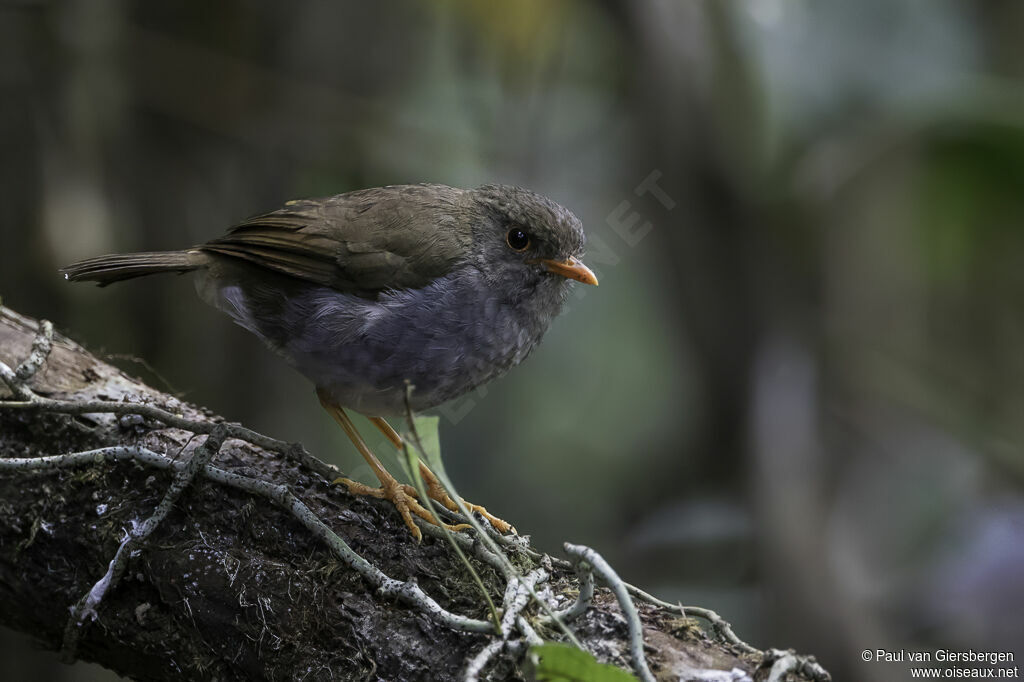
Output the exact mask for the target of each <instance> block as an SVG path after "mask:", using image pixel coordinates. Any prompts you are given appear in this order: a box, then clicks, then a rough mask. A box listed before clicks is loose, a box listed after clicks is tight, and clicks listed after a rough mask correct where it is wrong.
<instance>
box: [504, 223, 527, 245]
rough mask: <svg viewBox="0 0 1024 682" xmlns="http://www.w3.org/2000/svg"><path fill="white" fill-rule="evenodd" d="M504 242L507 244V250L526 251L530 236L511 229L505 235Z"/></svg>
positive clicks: (517, 229)
mask: <svg viewBox="0 0 1024 682" xmlns="http://www.w3.org/2000/svg"><path fill="white" fill-rule="evenodd" d="M505 241H506V242H508V245H509V248H511V249H512V250H513V251H526V249H528V248H529V247H530V235H528V234H526V233H525V232H523V231H522V230H520V229H519V228H518V227H513V228H512V229H511V230H509V231H508V234H507V235H505Z"/></svg>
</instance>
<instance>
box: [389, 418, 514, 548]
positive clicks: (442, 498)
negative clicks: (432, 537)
mask: <svg viewBox="0 0 1024 682" xmlns="http://www.w3.org/2000/svg"><path fill="white" fill-rule="evenodd" d="M369 419H370V421H371V422H373V425H374V426H376V427H377V428H378V429H380V431H381V433H383V434H384V435H385V436H387V438H388V440H390V441H391V442H392V444H394V446H395V447H396V448H398V449H399V450H401V449H402V437H401V436H400V435H398V432H397V431H395V430H394V429H393V428H391V425H390V424H388V423H387V422H386V421H384V419H382V418H381V417H370V418H369ZM420 474H421V475H422V476H423V482H424V483H426V484H427V495H428V496H429V497H430V499H432V500H437V501H438V502H440V503H441V504H443V505H444V506H445V507H447V508H448V509H450V510H451V511H453V512H458V511H459V507H458V505H456V504H455V500H453V499H452V498H451V497H449V496H448V492H447V491H446V490H445V489H444V486H443V485H441V481H439V480H437V476H435V475H434V472H433V471H431V470H430V469H428V468H427V465H426V464H424V463H423V462H420ZM463 504H465V505H466V508H467V509H469V510H470V512H476V513H478V514H480V515H481V516H483V517H484V518H485V519H487V520H488V521H489V522H490V524H491V525H492V526H494V528H495V529H496V530H497V531H498V532H499V533H503V534H504V533H508V532H510V531H511V532H513V533H515V532H516V529H515V528H513V527H512V524H510V523H509V522H508V521H504V520H502V519H499V518H498V517H497V516H493V515H492V514H491V513H490V512H488V511H487V510H486V509H484V508H483V507H481V506H480V505H479V504H472V503H470V502H466V501H465V500H463Z"/></svg>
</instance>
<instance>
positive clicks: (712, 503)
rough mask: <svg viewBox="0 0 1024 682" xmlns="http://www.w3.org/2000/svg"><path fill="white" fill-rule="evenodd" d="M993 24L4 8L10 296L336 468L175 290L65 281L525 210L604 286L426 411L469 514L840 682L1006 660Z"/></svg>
mask: <svg viewBox="0 0 1024 682" xmlns="http://www.w3.org/2000/svg"><path fill="white" fill-rule="evenodd" d="M1022 31H1024V4H1022V3H1019V2H1013V1H1010V0H1006V1H1003V2H994V1H993V2H968V1H966V0H964V1H963V2H953V1H951V0H903V1H899V2H894V1H892V0H858V1H857V2H844V1H843V0H819V1H817V2H808V1H802V0H747V1H733V2H711V1H706V2H680V1H676V0H604V1H603V2H584V1H583V0H521V1H519V2H516V3H500V4H499V3H490V2H484V1H470V0H445V1H438V2H433V3H421V2H412V1H392V2H382V3H363V2H354V1H353V2H332V3H321V2H291V3H276V4H269V3H268V4H266V6H264V7H262V8H259V9H257V8H256V6H251V5H249V4H248V3H240V2H223V3H207V2H198V1H189V2H176V3H151V2H127V1H118V0H72V1H69V2H53V3H51V2H44V1H41V0H40V1H33V0H24V1H9V2H3V3H2V4H0V55H2V59H0V102H2V104H0V149H2V151H0V197H2V201H0V296H2V298H3V303H4V304H5V305H7V306H10V307H12V308H14V309H15V310H17V311H19V312H22V313H25V314H28V315H33V316H36V317H46V318H49V319H51V320H53V321H54V322H55V323H56V324H57V325H58V328H59V329H61V330H63V331H64V332H66V333H68V334H70V335H71V336H73V337H75V338H76V339H78V340H80V341H82V342H84V343H85V344H86V345H87V346H88V347H90V348H91V349H93V350H94V351H97V352H99V353H102V354H106V357H109V358H112V359H113V360H114V361H115V362H116V364H119V365H120V366H122V367H123V368H125V369H126V370H127V371H129V372H131V373H134V374H138V375H140V376H143V377H146V378H147V380H149V381H151V382H153V383H154V385H156V386H159V387H163V388H166V389H167V390H170V391H172V392H175V393H178V394H180V395H183V396H184V397H186V398H187V399H188V400H190V401H194V402H196V403H198V404H201V405H206V406H209V407H211V408H212V409H214V410H215V411H217V412H219V413H220V414H222V415H224V416H226V417H227V418H229V419H231V420H237V421H241V422H244V423H245V424H247V425H248V426H251V427H253V428H255V429H257V430H259V431H262V432H264V433H267V434H269V435H272V436H275V437H277V438H282V439H286V440H296V441H302V442H303V443H305V445H306V447H307V448H308V449H309V450H310V451H312V452H313V453H315V454H317V455H319V456H320V457H322V458H324V459H327V460H329V461H332V462H335V463H337V464H339V465H340V466H342V467H343V468H345V469H346V470H347V471H352V472H354V473H355V475H357V476H362V477H364V478H365V477H366V474H367V473H368V472H367V471H366V470H365V467H362V468H361V460H360V459H359V457H358V455H357V454H356V453H355V452H354V450H353V449H352V448H351V446H350V445H349V444H348V442H347V441H346V439H345V438H344V435H343V434H342V432H341V431H340V430H339V429H338V428H337V427H336V426H335V425H334V424H333V422H332V421H331V419H330V418H329V417H328V416H327V415H326V414H325V413H324V412H323V411H322V410H321V409H320V408H319V406H318V404H317V401H316V398H315V396H314V395H313V391H312V388H311V386H309V385H308V384H307V383H306V382H305V380H304V379H302V378H301V377H300V376H299V375H298V374H296V373H293V372H292V371H291V370H290V369H289V368H287V367H286V366H285V365H284V364H283V363H282V362H280V361H278V360H277V359H276V358H274V357H273V356H272V355H271V354H270V353H269V352H268V351H266V350H264V349H263V348H262V347H261V346H260V345H259V343H258V342H257V340H256V339H255V338H253V337H250V336H249V335H248V334H247V333H246V332H245V331H243V330H242V329H240V328H238V327H235V326H233V325H232V324H231V323H230V321H229V320H228V319H227V318H225V317H222V316H221V315H220V314H219V313H217V312H215V311H214V310H212V309H209V308H207V307H206V306H204V305H203V304H202V303H201V302H200V301H199V300H198V299H197V298H196V297H195V295H194V292H193V288H192V283H191V281H190V280H189V278H187V277H174V276H164V277H155V278H150V279H144V280H137V281H134V282H131V283H125V284H122V285H117V286H113V287H110V288H109V289H97V288H94V287H90V286H86V285H81V286H70V285H67V284H66V283H65V282H64V281H63V280H62V279H61V278H60V277H59V276H58V275H57V272H56V269H57V268H58V267H59V266H60V265H63V264H66V263H69V262H70V261H73V260H75V259H80V258H84V257H88V256H93V255H97V254H101V253H107V252H111V251H130V250H157V249H163V248H167V249H173V248H180V247H183V246H186V245H190V244H194V243H198V242H201V241H205V240H206V239H209V238H211V237H214V236H217V235H219V234H220V233H221V232H222V231H224V230H225V228H226V227H228V226H229V225H231V224H232V223H234V222H237V221H239V220H240V219H242V218H245V217H247V216H249V215H252V214H255V213H259V212H262V211H265V210H270V209H274V208H277V207H278V206H279V205H281V204H282V203H283V202H284V201H286V200H288V199H292V198H297V197H305V196H320V195H327V194H335V193H339V192H344V191H348V190H352V189H357V188H363V187H370V186H377V185H384V184H395V183H405V182H422V181H430V182H441V183H446V184H451V185H456V186H466V187H473V186H476V185H479V184H483V183H487V182H506V183H515V184H520V185H524V186H527V187H530V188H532V189H534V190H537V191H539V192H541V193H543V194H546V195H548V196H550V197H552V198H553V199H555V200H556V201H558V202H560V203H562V204H564V205H565V206H567V207H569V208H571V209H572V210H573V211H574V212H576V214H577V215H579V216H580V217H581V218H582V220H583V222H584V224H585V225H586V228H587V231H588V235H589V236H588V239H589V241H588V256H587V258H586V261H587V262H588V263H589V264H590V265H591V266H592V267H593V268H594V269H595V270H596V272H597V274H598V276H599V277H600V280H601V286H600V288H597V289H593V288H583V287H577V290H576V295H575V296H574V297H573V298H572V299H571V300H570V304H569V306H568V308H567V310H566V312H565V314H564V315H563V316H562V317H561V318H560V319H558V320H557V321H556V322H555V324H554V325H553V328H552V329H551V331H550V332H549V334H548V337H547V339H546V341H545V343H543V344H542V345H541V346H540V348H539V349H538V350H537V351H536V352H535V353H534V354H533V356H532V357H531V358H530V360H529V361H528V362H526V363H525V364H524V365H523V366H521V367H519V368H517V369H515V370H513V371H512V372H511V374H510V375H509V376H508V377H506V378H504V379H502V380H500V381H498V382H495V383H493V384H490V385H488V386H487V387H486V388H485V389H484V390H481V391H479V392H478V393H476V394H472V395H470V396H468V397H467V398H465V399H462V400H459V401H456V403H454V404H451V405H448V406H446V407H445V408H443V409H442V410H440V413H441V414H442V416H443V417H444V419H443V421H442V441H443V444H444V448H445V457H446V462H447V467H448V470H449V473H451V475H452V476H453V478H454V480H455V482H456V483H457V484H458V485H459V487H460V490H461V491H462V493H463V494H464V495H465V496H466V497H467V498H469V499H471V500H473V501H476V502H482V503H485V504H486V505H487V506H488V507H489V508H490V509H491V510H492V511H494V512H495V513H497V514H499V515H501V516H503V517H504V518H506V519H509V520H510V521H513V522H514V523H515V525H516V526H517V527H518V528H519V530H520V532H522V533H526V534H530V535H532V536H533V539H534V541H535V543H536V544H537V545H538V546H539V547H540V548H542V549H544V550H547V551H549V552H552V553H558V552H560V547H561V543H562V542H563V541H572V542H577V543H585V544H588V545H591V546H593V547H594V548H595V549H597V550H598V551H599V552H601V553H602V554H604V556H605V557H607V558H608V559H609V561H610V562H611V563H612V564H613V565H614V566H615V567H616V568H617V569H618V571H619V572H620V574H621V575H622V576H623V577H624V578H626V579H627V580H629V581H631V582H634V583H636V584H637V585H639V586H641V587H644V588H645V589H648V590H649V591H652V592H654V593H656V594H658V595H659V596H661V597H663V598H665V599H668V600H670V601H681V602H683V603H686V604H697V605H702V606H706V607H710V608H713V609H716V610H718V611H719V612H720V613H721V614H722V615H723V616H724V617H726V618H727V619H729V620H731V621H732V622H733V623H734V625H735V627H736V630H737V632H738V633H739V634H740V636H742V637H743V638H744V639H747V640H748V641H750V642H751V643H753V644H755V645H757V646H760V647H766V646H777V647H795V648H796V649H798V650H800V651H801V652H804V653H813V654H816V655H817V656H818V658H819V660H820V661H821V662H822V663H823V664H824V665H825V666H826V667H827V668H828V669H829V670H831V671H832V672H833V674H834V675H835V678H836V679H857V680H868V681H873V680H892V679H905V678H907V677H908V674H907V667H906V666H901V665H898V664H894V665H891V666H887V665H885V664H865V663H863V662H861V660H860V652H861V651H862V650H863V649H876V648H886V649H899V648H901V647H902V648H908V649H910V648H914V649H927V650H933V649H935V648H937V647H944V648H951V649H966V648H969V647H973V648H975V649H976V650H977V649H981V650H1004V651H1014V652H1015V653H1016V657H1017V661H1018V662H1019V661H1020V660H1021V659H1022V657H1024V644H1022V643H1024V616H1022V615H1021V614H1022V613H1024V569H1022V567H1024V495H1022V490H1024V454H1022V452H1024V304H1022V295H1021V294H1022V292H1024V82H1022V76H1024V41H1021V35H1022ZM133 358H134V359H133ZM386 450H387V449H386V448H385V449H384V450H382V452H385V451H386ZM391 464H394V463H393V462H392V463H391ZM393 468H397V467H394V466H393ZM31 649H32V647H31V646H29V645H28V643H27V642H26V641H25V640H23V639H22V638H20V637H19V636H17V635H14V634H13V633H9V632H7V631H3V634H2V635H0V677H3V679H5V680H19V679H53V680H56V679H76V680H110V679H116V678H115V677H114V676H113V675H112V674H110V673H107V672H105V671H103V670H102V669H99V668H97V667H96V666H86V665H78V666H75V667H70V668H69V667H63V666H59V665H58V664H56V663H55V660H56V657H55V656H53V655H51V654H47V653H44V652H33V651H32V650H31Z"/></svg>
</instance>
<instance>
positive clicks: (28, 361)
mask: <svg viewBox="0 0 1024 682" xmlns="http://www.w3.org/2000/svg"><path fill="white" fill-rule="evenodd" d="M52 349H53V323H52V322H50V321H49V320H42V321H41V322H40V323H39V329H38V331H36V337H35V338H34V339H33V340H32V351H31V352H30V353H29V355H28V357H27V358H25V361H24V362H22V363H21V364H20V365H18V368H17V369H15V370H14V376H15V377H16V378H17V379H18V381H20V382H21V383H23V384H24V383H25V382H26V381H28V380H29V379H31V378H32V377H33V376H35V373H36V372H38V371H39V368H40V367H42V366H43V363H44V362H46V358H48V357H50V351H51V350H52Z"/></svg>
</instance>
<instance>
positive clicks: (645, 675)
mask: <svg viewBox="0 0 1024 682" xmlns="http://www.w3.org/2000/svg"><path fill="white" fill-rule="evenodd" d="M563 546H564V547H565V552H566V554H569V555H570V556H574V557H576V558H577V560H580V561H586V562H587V563H588V564H590V566H591V568H592V569H593V571H594V573H596V574H597V577H599V578H600V579H601V582H603V583H604V584H605V585H606V586H607V587H608V588H609V589H610V590H611V591H612V592H613V593H614V594H615V598H616V599H617V600H618V602H619V608H620V609H622V615H624V616H625V617H626V622H627V624H628V625H629V653H630V655H631V656H632V657H633V670H635V671H636V674H637V675H639V676H640V679H641V680H643V682H654V675H653V674H651V669H650V668H649V667H647V659H646V658H645V657H644V640H643V627H642V625H641V623H640V615H639V614H638V613H637V611H636V606H635V605H634V604H633V600H632V599H630V598H629V592H628V591H627V590H626V584H625V583H623V582H622V580H621V579H620V578H619V576H618V574H617V573H615V571H614V570H613V569H612V567H611V566H609V565H608V562H607V561H605V560H604V557H602V556H601V555H600V554H598V553H597V552H595V551H594V550H592V549H590V548H589V547H584V546H583V545H573V544H570V543H568V542H567V543H565V545H563Z"/></svg>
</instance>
